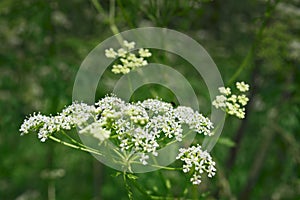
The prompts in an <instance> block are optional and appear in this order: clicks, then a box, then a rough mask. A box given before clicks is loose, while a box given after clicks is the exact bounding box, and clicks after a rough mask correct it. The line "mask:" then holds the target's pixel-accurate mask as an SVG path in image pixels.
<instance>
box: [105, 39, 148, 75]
mask: <svg viewBox="0 0 300 200" xmlns="http://www.w3.org/2000/svg"><path fill="white" fill-rule="evenodd" d="M123 46H124V48H119V49H118V50H114V49H113V48H109V49H106V50H105V56H106V57H107V58H113V59H116V58H119V61H120V62H118V63H116V64H114V65H113V66H112V70H111V71H112V72H113V73H115V74H120V73H121V74H127V73H129V72H130V71H131V70H134V69H136V68H139V67H142V66H146V65H147V64H148V62H147V60H146V58H148V57H150V56H151V55H152V54H151V52H150V51H149V49H143V48H141V49H139V50H138V53H137V54H135V53H132V51H133V50H134V48H135V42H128V41H127V40H124V41H123Z"/></svg>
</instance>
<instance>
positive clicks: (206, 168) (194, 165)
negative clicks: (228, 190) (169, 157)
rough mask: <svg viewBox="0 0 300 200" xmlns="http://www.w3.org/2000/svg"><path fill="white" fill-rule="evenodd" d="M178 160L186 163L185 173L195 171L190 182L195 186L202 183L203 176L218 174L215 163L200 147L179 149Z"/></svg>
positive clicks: (184, 166)
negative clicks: (204, 174)
mask: <svg viewBox="0 0 300 200" xmlns="http://www.w3.org/2000/svg"><path fill="white" fill-rule="evenodd" d="M176 159H180V160H181V161H183V162H184V165H183V172H184V173H187V172H189V171H193V175H192V178H191V179H190V181H191V182H192V183H193V184H200V183H201V175H202V174H203V173H204V172H205V173H207V176H208V177H210V178H211V177H213V176H214V175H215V173H216V168H215V164H216V163H215V162H214V161H213V160H212V157H211V156H210V154H209V153H208V152H207V151H203V150H202V149H201V146H200V145H197V146H191V147H189V148H181V149H179V154H178V156H177V157H176Z"/></svg>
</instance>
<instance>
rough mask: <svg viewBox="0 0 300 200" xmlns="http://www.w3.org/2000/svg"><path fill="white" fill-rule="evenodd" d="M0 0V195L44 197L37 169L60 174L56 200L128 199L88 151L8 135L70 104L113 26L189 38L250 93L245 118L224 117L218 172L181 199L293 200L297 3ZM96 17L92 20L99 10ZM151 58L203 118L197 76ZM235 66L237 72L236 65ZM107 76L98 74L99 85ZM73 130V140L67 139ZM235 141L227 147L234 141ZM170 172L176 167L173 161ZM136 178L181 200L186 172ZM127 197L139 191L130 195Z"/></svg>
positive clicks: (297, 147)
mask: <svg viewBox="0 0 300 200" xmlns="http://www.w3.org/2000/svg"><path fill="white" fill-rule="evenodd" d="M99 2H100V4H101V5H102V9H103V10H102V11H101V10H97V9H96V8H95V7H94V5H93V4H92V1H85V0H74V1H56V0H49V1H44V0H27V1H19V0H2V1H1V2H0V41H1V44H0V159H1V161H0V199H18V200H21V199H30V200H31V199H47V198H48V190H49V186H51V181H50V180H47V179H43V178H42V177H41V173H42V171H43V170H45V169H50V170H53V169H64V170H65V175H64V176H63V177H62V178H58V179H55V181H54V182H55V184H54V185H55V189H56V199H95V200H96V199H127V194H126V190H125V187H124V183H123V181H122V177H119V176H117V177H113V175H114V174H115V171H114V170H112V169H110V168H107V167H105V166H103V165H102V164H101V163H99V162H98V161H97V160H95V159H94V158H93V157H92V156H91V155H90V154H87V153H83V152H80V151H76V150H73V149H69V148H67V147H64V146H62V145H59V144H57V143H53V142H52V141H46V142H45V143H41V142H39V140H38V139H37V137H36V136H35V135H33V134H31V135H28V136H23V137H20V136H19V131H18V129H19V127H20V125H21V123H22V121H23V119H24V118H25V116H26V115H28V114H30V113H32V112H34V111H41V112H42V113H44V114H50V113H53V114H55V113H56V112H58V111H60V110H61V109H62V108H63V106H64V105H66V104H70V103H71V99H72V87H73V82H74V80H75V76H76V72H77V70H78V69H79V66H80V64H81V62H82V60H83V59H84V57H85V56H86V55H87V54H88V52H89V51H90V50H91V49H93V48H94V47H95V46H96V45H97V44H98V43H100V42H101V41H103V40H105V39H106V38H107V37H110V36H111V35H113V32H112V31H113V29H111V27H113V26H112V25H116V26H117V27H118V28H119V30H120V31H125V30H128V29H131V28H137V27H143V26H159V27H167V28H170V29H174V30H177V31H180V32H183V33H185V34H187V35H189V36H190V37H192V38H194V39H196V40H197V41H198V42H199V43H200V44H202V45H203V46H204V48H205V49H206V50H207V51H208V52H209V54H210V55H211V56H212V58H213V59H214V61H215V63H216V64H217V66H218V67H219V70H220V72H221V74H222V76H223V79H224V82H225V84H227V83H228V84H231V86H233V82H232V76H233V75H234V74H236V72H237V71H238V69H241V71H240V73H238V74H237V76H235V77H234V79H235V81H237V80H244V81H247V82H249V83H250V86H251V94H250V95H251V102H250V104H249V105H248V107H247V117H246V119H245V120H243V121H240V120H237V119H233V118H229V119H228V120H227V121H226V125H225V128H224V131H223V134H222V139H221V140H220V142H219V143H218V144H217V145H216V146H215V148H214V149H213V151H212V154H213V156H214V158H215V160H216V162H217V165H218V173H217V176H216V177H214V178H213V179H204V180H203V183H202V184H201V186H200V187H199V188H196V187H192V186H191V187H188V188H189V191H188V194H187V196H188V197H189V198H198V199H200V198H203V199H299V198H300V179H299V177H300V169H299V166H300V157H299V156H300V143H299V142H298V141H299V137H300V136H299V131H300V106H299V105H300V95H299V94H300V93H299V91H298V89H299V86H300V79H299V75H300V28H299V27H300V14H299V13H300V2H299V1H297V0H292V1H291V0H282V1H278V0H274V1H268V2H267V1H262V0H246V1H234V0H229V1H226V2H225V1H221V0H213V1H207V0H189V1H181V0H172V1H171V0H145V1H139V0H128V1H122V0H117V1H116V2H115V6H114V8H115V17H114V24H112V23H111V21H110V20H109V18H108V17H107V16H108V15H109V10H110V9H111V8H112V6H111V5H112V4H111V3H112V2H114V1H112V0H111V1H108V0H105V1H102V0H100V1H99ZM99 11H100V13H99ZM154 61H155V62H160V63H163V64H166V65H169V66H173V67H174V68H176V69H177V70H179V71H180V72H181V73H182V74H183V75H184V76H185V77H188V80H189V81H190V83H191V85H192V86H193V87H194V89H195V91H196V93H197V95H198V98H199V102H200V110H202V111H203V112H204V113H209V107H210V99H209V96H208V93H207V91H206V90H203V88H205V86H204V85H203V82H202V81H201V76H200V75H199V74H196V73H195V70H194V69H193V68H192V67H191V66H189V64H188V63H187V62H185V61H184V60H182V59H180V58H176V56H170V55H167V54H164V53H163V52H156V54H155V60H154ZM240 66H242V67H241V68H240ZM117 78H118V77H116V76H115V75H112V74H110V73H109V72H107V73H106V76H105V77H104V78H103V81H104V83H103V84H104V85H106V86H107V87H106V88H102V89H101V90H98V91H97V97H99V98H100V97H103V96H104V95H105V94H106V93H109V92H110V91H109V89H108V88H109V84H110V83H111V82H114V81H116V80H117ZM150 87H151V88H152V89H155V91H157V94H158V95H160V96H162V97H163V98H166V99H168V100H169V101H173V102H174V103H175V104H176V103H177V102H176V99H175V97H174V95H173V94H172V92H170V91H168V90H167V89H166V88H163V87H159V86H157V85H152V86H151V85H148V86H144V88H140V89H139V90H138V91H136V93H135V95H134V98H136V99H142V98H148V97H150V96H149V94H148V93H145V90H146V91H147V90H149V88H150ZM74 135H76V133H74ZM233 144H235V145H233ZM175 165H177V163H175ZM162 174H163V175H164V176H165V177H167V179H168V180H169V181H170V184H171V188H170V189H169V188H167V187H166V184H165V183H162V181H161V179H160V178H159V177H160V176H161V174H159V172H152V173H147V174H141V175H140V177H139V179H138V180H137V182H138V183H140V184H142V185H143V186H144V187H145V188H147V189H148V190H151V191H153V194H154V195H157V196H160V195H168V196H175V197H176V196H177V197H179V196H182V195H183V193H184V191H182V188H184V184H187V183H188V177H187V176H185V175H183V174H179V173H176V172H166V171H162ZM134 197H136V199H141V198H142V194H141V193H140V192H139V191H137V190H134Z"/></svg>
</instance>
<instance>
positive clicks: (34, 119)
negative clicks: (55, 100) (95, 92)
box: [20, 103, 96, 142]
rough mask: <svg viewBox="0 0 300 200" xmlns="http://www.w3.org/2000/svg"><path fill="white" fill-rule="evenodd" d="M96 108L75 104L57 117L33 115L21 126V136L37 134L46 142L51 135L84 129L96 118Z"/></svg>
mask: <svg viewBox="0 0 300 200" xmlns="http://www.w3.org/2000/svg"><path fill="white" fill-rule="evenodd" d="M95 114H96V113H95V107H94V106H89V105H87V104H84V103H73V104H72V105H70V106H68V107H66V108H65V109H64V110H63V111H62V112H61V113H59V114H58V115H56V116H45V115H42V114H40V113H33V115H32V116H30V117H29V118H28V119H25V120H24V122H23V124H22V125H21V128H20V132H21V135H24V134H28V133H29V132H33V131H35V132H37V133H38V138H39V139H40V140H41V141H42V142H45V141H46V139H47V138H48V136H49V135H51V134H53V133H55V132H58V131H60V130H70V129H72V128H74V127H75V126H77V127H79V128H80V127H83V126H85V124H86V123H87V121H88V120H89V119H90V118H95Z"/></svg>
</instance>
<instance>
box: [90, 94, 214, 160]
mask: <svg viewBox="0 0 300 200" xmlns="http://www.w3.org/2000/svg"><path fill="white" fill-rule="evenodd" d="M96 105H98V106H99V107H98V108H97V110H98V112H99V115H100V116H101V117H100V119H99V121H101V122H103V123H104V124H105V127H106V128H107V129H109V130H110V131H111V133H112V135H113V134H116V136H117V138H118V140H119V141H120V148H121V150H122V151H126V150H127V151H133V152H141V157H140V161H141V162H142V163H143V164H144V165H146V164H147V159H149V156H148V155H146V153H152V155H154V156H157V155H158V153H157V149H158V148H160V147H162V145H164V144H162V142H158V141H159V139H164V138H166V139H173V138H175V140H177V141H182V137H183V129H182V124H187V125H188V126H189V128H190V129H192V130H194V131H196V132H197V133H200V134H204V135H211V134H212V133H211V129H212V128H213V126H212V123H211V122H210V120H209V119H208V118H205V117H204V116H202V115H201V114H199V113H198V112H195V111H193V110H192V109H191V108H188V107H184V106H179V107H177V108H175V109H174V108H173V107H172V105H171V104H170V103H166V102H163V101H160V100H158V99H147V100H145V101H143V102H137V103H125V102H123V101H122V100H121V99H119V98H117V97H106V98H103V99H101V100H100V101H99V102H97V103H96ZM187 119H189V120H187Z"/></svg>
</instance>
